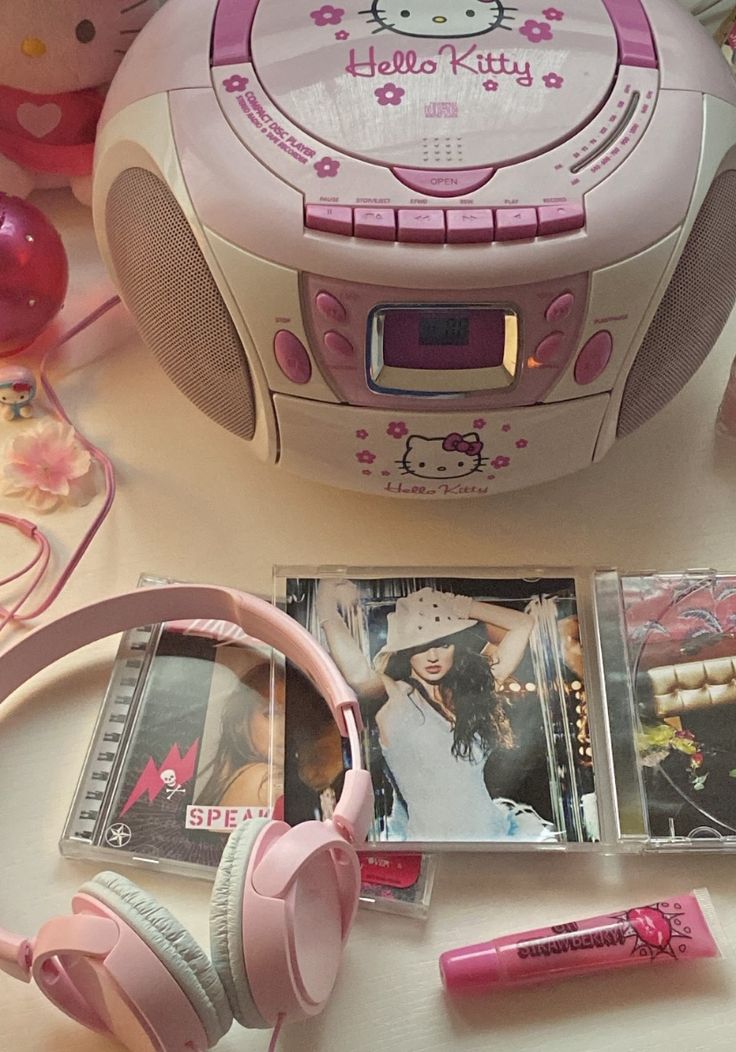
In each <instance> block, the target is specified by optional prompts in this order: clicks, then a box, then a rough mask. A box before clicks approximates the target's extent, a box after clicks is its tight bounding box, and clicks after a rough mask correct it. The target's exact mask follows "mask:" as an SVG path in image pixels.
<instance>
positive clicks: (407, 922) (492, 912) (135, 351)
mask: <svg viewBox="0 0 736 1052" xmlns="http://www.w3.org/2000/svg"><path fill="white" fill-rule="evenodd" d="M34 200H35V201H36V203H38V204H40V205H41V206H42V207H43V208H44V209H46V210H47V212H48V213H49V214H50V215H51V217H52V218H53V219H54V221H55V222H56V223H57V225H58V227H59V229H60V230H61V231H62V234H63V237H64V240H65V243H66V246H67V251H68V253H69V256H70V260H71V264H72V268H71V287H70V292H69V296H68V300H67V304H66V307H65V309H64V312H63V321H64V323H65V324H71V323H72V322H73V321H76V320H77V319H78V318H79V317H81V316H82V315H83V314H85V313H86V312H87V310H89V309H91V308H92V307H94V306H95V305H97V303H99V302H100V301H102V300H103V299H104V298H105V297H106V295H107V294H108V292H109V291H110V288H111V286H110V284H109V280H108V278H107V277H106V275H105V273H104V271H103V268H102V265H101V263H100V261H99V258H98V255H97V251H96V247H95V242H94V237H93V234H92V230H91V225H90V219H89V213H88V212H86V211H85V210H84V209H83V208H81V207H80V206H78V205H77V204H76V203H74V202H73V201H72V200H71V197H70V196H69V195H68V194H66V193H65V192H53V193H51V192H50V193H47V194H45V195H39V196H38V197H36V198H34ZM735 337H736V319H732V320H731V323H730V325H729V327H728V328H727V330H726V332H725V333H724V335H723V336H722V338H721V340H720V342H719V345H718V347H717V348H716V350H715V351H714V353H713V354H712V355H711V356H710V358H709V359H708V361H707V362H706V364H705V365H704V366H703V368H702V369H701V370H700V372H699V373H698V374H697V376H696V378H695V379H694V380H693V381H692V382H691V383H690V384H689V385H688V387H687V388H686V389H685V390H684V391H683V392H681V394H680V395H678V397H677V398H676V399H675V400H674V401H673V402H672V403H671V404H670V405H669V406H668V407H667V408H666V409H665V410H664V411H663V412H662V413H661V414H660V415H659V416H658V417H657V418H656V419H654V420H652V421H650V422H649V423H648V424H647V425H646V426H644V427H643V428H641V430H640V431H639V432H638V433H636V434H634V435H633V436H631V437H630V438H629V439H627V440H626V441H624V442H622V443H621V444H620V445H619V446H618V447H617V448H616V449H614V450H613V451H612V452H611V453H610V454H609V455H608V457H607V458H606V460H605V461H604V462H603V463H601V464H600V465H597V466H595V467H593V468H591V469H588V470H586V471H583V472H580V473H579V474H577V475H575V476H573V477H569V478H566V479H562V480H561V481H558V482H555V483H551V484H548V485H545V486H540V487H537V488H536V489H531V490H527V491H522V492H517V493H510V494H507V495H502V496H499V497H496V498H493V499H489V500H478V501H468V502H462V503H454V502H453V503H451V504H441V503H440V504H436V505H435V504H432V503H412V502H403V501H400V500H395V501H391V500H384V499H380V498H374V497H368V496H359V495H356V494H350V493H346V492H340V491H338V490H332V489H328V488H326V487H319V486H316V485H313V484H307V483H306V482H304V481H301V480H300V479H298V478H293V477H290V476H288V475H286V474H282V473H280V472H279V471H276V470H273V469H271V468H268V467H264V466H262V465H260V464H258V463H256V462H255V461H254V460H251V459H250V457H249V454H248V451H247V448H246V446H245V445H244V444H243V443H242V442H241V441H240V440H238V439H237V438H235V437H234V436H232V435H230V434H228V433H227V432H225V431H223V430H221V429H220V428H218V427H217V426H216V425H215V424H213V423H212V422H211V421H209V420H208V419H207V418H206V417H205V416H204V415H202V414H201V413H200V412H199V411H198V410H196V409H195V408H194V407H193V406H192V405H191V404H190V403H189V402H188V401H187V400H186V399H185V398H184V396H183V395H181V394H180V393H179V392H178V391H177V389H176V388H175V387H174V386H173V385H172V384H171V383H170V382H169V381H168V380H167V379H166V377H165V376H164V374H163V373H162V372H161V371H160V370H159V368H158V366H157V365H156V364H155V362H154V360H153V358H152V356H151V355H150V354H149V353H148V352H147V351H146V350H145V349H144V348H143V346H142V344H141V342H140V340H139V339H138V337H137V335H136V333H135V331H134V328H133V326H132V323H131V321H130V319H129V318H128V317H127V316H126V314H125V313H124V311H123V310H122V309H120V308H118V309H117V310H116V311H115V312H114V313H113V314H111V315H108V316H107V318H105V319H104V320H103V321H102V322H100V323H99V324H98V325H96V326H95V327H94V328H93V329H92V330H90V331H88V332H87V333H85V334H84V335H83V336H81V337H80V338H79V339H78V340H77V341H76V342H75V344H74V345H73V347H71V348H70V351H69V352H68V354H67V356H66V359H65V365H64V367H63V369H60V370H59V371H58V375H59V378H60V383H59V388H60V391H61V395H62V398H63V401H64V403H65V405H66V407H67V409H68V411H69V413H70V414H71V415H72V417H73V419H74V420H75V421H77V423H78V424H79V426H80V427H81V428H82V429H83V431H84V432H85V433H86V434H87V435H88V436H89V437H90V438H91V439H92V440H93V441H94V442H96V443H97V444H99V445H100V446H101V447H102V448H103V449H105V450H106V451H107V452H108V453H109V454H110V456H111V457H112V458H113V460H114V462H115V465H116V468H117V475H118V482H119V492H118V497H117V500H116V502H115V505H114V508H113V510H112V514H111V515H110V517H109V519H108V521H107V523H106V524H105V526H104V528H103V530H102V532H101V533H100V535H99V536H98V538H97V539H96V541H95V542H94V544H93V546H92V548H91V549H90V551H89V552H88V554H87V555H86V556H85V558H84V560H83V562H82V564H81V565H80V567H79V569H78V570H77V572H76V573H75V575H74V577H73V578H72V580H71V582H70V584H69V585H68V587H67V589H66V590H65V592H64V593H63V594H62V596H61V597H60V598H59V599H58V601H57V602H56V603H55V605H54V607H53V608H52V611H51V612H50V613H49V614H46V615H44V616H45V618H49V617H50V616H51V615H52V614H60V613H62V612H64V611H67V610H71V609H73V608H75V607H77V606H79V605H81V604H82V603H84V602H86V601H89V600H93V599H97V598H99V597H103V596H107V595H110V594H113V593H115V592H117V591H122V590H125V589H129V588H131V587H134V586H135V584H136V580H137V578H138V575H139V574H140V573H141V572H143V571H149V572H153V573H160V574H164V575H171V576H173V577H176V578H180V579H184V580H200V581H210V582H218V583H222V584H228V585H237V586H240V587H243V588H246V589H250V590H252V591H256V592H260V593H263V594H269V591H270V584H271V569H272V566H273V565H274V564H277V563H281V564H283V563H292V564H299V563H301V564H307V565H308V564H316V563H347V564H357V565H360V564H362V565H370V564H373V565H377V566H381V565H383V566H387V565H402V564H403V565H416V564H421V563H424V564H436V565H437V566H442V565H443V564H444V565H452V566H458V567H461V566H472V565H508V566H513V565H530V564H534V565H537V566H545V565H548V566H549V565H552V566H555V565H556V566H564V565H570V564H572V563H576V562H577V563H578V564H580V565H598V566H617V567H619V568H622V569H645V568H647V569H654V568H656V569H677V568H687V567H695V566H698V567H702V566H714V567H717V568H719V569H723V570H726V569H731V570H735V569H736V534H735V524H736V444H734V445H730V444H729V443H728V442H726V443H724V442H722V441H718V442H716V440H715V439H714V434H713V420H714V415H715V412H716V408H717V405H718V402H719V400H720V396H721V393H722V391H723V387H724V384H725V380H726V376H727V372H728V367H729V364H730V360H731V358H732V357H733V355H734V351H736V339H735ZM8 426H10V425H8ZM4 434H5V428H3V435H4ZM22 507H23V506H21V505H20V504H19V502H17V501H10V500H9V499H8V498H5V499H2V498H0V510H7V511H15V512H16V513H21V514H23V513H24V512H23V510H22ZM92 511H93V509H92V508H87V509H81V510H79V509H74V510H68V511H57V512H54V513H51V514H49V515H47V516H45V517H44V520H43V521H44V525H45V527H46V528H47V529H48V532H49V534H50V536H51V538H52V541H53V544H54V547H55V550H56V553H57V557H59V555H60V553H63V552H68V551H69V550H71V549H72V548H73V547H74V545H75V544H76V541H77V539H78V538H79V536H80V535H81V533H82V531H83V528H84V526H85V524H86V523H87V522H88V520H89V517H90V515H91V514H92ZM26 553H27V549H26V548H25V547H24V546H23V545H22V544H21V542H20V541H17V540H16V538H15V537H14V536H13V535H12V531H10V532H8V531H4V532H3V533H2V534H0V577H2V576H3V575H4V574H5V573H7V572H9V570H10V569H11V568H13V567H16V566H18V565H20V560H21V558H22V557H24V556H25V555H26ZM12 638H13V633H7V634H6V635H5V637H4V642H5V645H7V644H8V643H9V642H10V640H11V639H12ZM0 642H2V640H0ZM115 648H116V641H115V640H112V639H110V640H107V641H104V642H101V643H98V644H96V645H94V646H92V647H89V648H87V649H86V650H85V651H83V652H80V653H78V654H76V655H74V656H73V657H71V658H69V659H66V660H65V661H63V662H60V663H59V664H58V665H56V666H55V667H54V668H53V669H51V670H49V671H47V672H46V673H44V674H43V675H41V676H39V677H37V678H36V680H35V681H34V683H33V685H32V687H26V688H23V689H22V690H21V691H19V692H17V694H16V695H15V696H14V698H13V699H11V701H10V702H9V703H8V704H7V705H6V706H4V707H3V710H2V711H1V712H0V729H1V737H0V801H2V805H1V809H0V816H1V824H0V828H1V829H2V840H0V845H1V850H2V868H1V869H0V919H1V920H2V922H3V923H5V925H6V926H11V927H13V928H14V929H15V930H22V931H24V932H27V933H31V932H35V930H36V929H37V927H38V926H39V925H40V923H42V922H43V921H44V920H45V919H46V918H48V917H49V916H51V915H52V914H54V913H56V912H62V911H65V910H66V909H67V908H68V904H69V902H70V899H71V896H72V894H73V892H74V890H75V889H76V887H77V886H78V885H79V884H80V883H82V882H83V881H84V880H86V879H87V878H89V877H90V876H91V875H92V874H93V873H94V872H95V871H96V868H97V867H95V866H94V865H92V864H90V865H87V864H82V863H75V862H70V861H67V860H65V859H62V858H61V857H60V855H59V854H58V851H57V847H56V844H57V840H58V837H59V834H60V832H61V829H62V826H63V823H64V819H65V816H66V811H67V807H68V805H69V801H70V798H71V795H72V792H73V790H74V786H75V783H76V779H77V776H78V774H79V769H80V765H81V763H82V759H83V756H84V752H85V749H86V747H87V744H88V739H89V735H90V732H91V728H92V725H93V721H94V718H95V715H96V712H97V708H98V704H99V700H100V697H101V694H102V692H103V690H104V687H105V684H106V681H107V677H108V673H109V669H110V663H111V659H112V657H113V655H114V652H115ZM124 872H125V873H126V874H127V875H128V876H130V877H132V878H133V879H135V880H137V881H138V882H139V883H140V884H141V885H143V886H144V887H145V888H146V889H148V890H149V891H150V892H151V893H153V894H155V895H157V896H159V897H160V898H162V899H163V900H164V902H165V903H166V904H167V905H168V906H169V908H170V909H171V910H172V911H173V912H174V913H175V914H177V915H178V916H180V917H181V919H182V920H184V921H185V922H186V923H187V925H188V926H189V927H190V928H191V930H192V931H193V932H194V934H195V935H196V937H197V938H199V939H200V941H201V942H203V943H204V944H205V945H206V940H207V926H208V917H207V908H208V898H209V886H208V885H207V884H205V883H202V882H199V881H194V880H187V879H181V878H175V877H171V876H167V875H152V874H148V873H143V872H141V871H139V870H128V869H126V870H124ZM735 876H736V857H733V856H732V857H730V858H729V857H723V858H718V857H713V856H703V855H697V856H692V855H690V856H688V855H678V856H670V857H667V858H655V857H649V856H648V857H638V856H636V857H629V856H627V857H613V856H609V857H602V856H596V857H592V856H587V857H581V856H580V855H577V854H576V855H560V856H555V857H551V856H550V855H544V856H543V857H542V856H539V855H537V856H535V855H534V854H529V853H527V854H513V855H510V854H503V855H495V856H494V855H493V854H478V855H455V856H447V855H446V856H445V857H444V858H442V860H441V865H440V871H439V875H438V879H437V883H436V887H435V893H434V899H433V903H432V909H431V913H430V917H429V919H428V921H427V922H426V923H422V922H418V921H414V920H411V919H404V918H397V917H392V916H388V915H381V914H376V913H372V912H368V911H363V910H361V911H360V913H359V917H358V921H357V923H356V925H355V929H354V931H353V934H352V937H351V940H350V944H349V947H348V950H347V953H346V957H345V961H344V966H343V970H342V973H341V976H340V978H339V980H338V985H337V988H336V991H335V994H334V997H333V999H332V1001H331V1003H330V1005H329V1007H328V1009H327V1011H326V1012H325V1013H324V1015H323V1016H322V1017H321V1018H319V1019H316V1020H314V1021H312V1022H310V1023H308V1024H304V1025H300V1026H294V1027H291V1028H287V1029H285V1031H284V1034H283V1037H282V1039H281V1041H280V1044H279V1047H280V1048H282V1049H284V1050H286V1052H288V1050H294V1049H300V1050H302V1049H320V1050H322V1049H325V1050H338V1049H343V1048H347V1049H351V1050H354V1052H361V1050H369V1049H371V1050H373V1049H401V1050H402V1052H413V1050H422V1052H426V1050H430V1049H446V1048H448V1049H449V1048H452V1049H460V1050H468V1052H469V1050H471V1049H484V1050H492V1049H503V1050H505V1052H522V1050H524V1052H527V1050H529V1052H530V1050H533V1049H537V1048H541V1047H544V1048H545V1049H546V1052H558V1050H560V1052H561V1050H563V1049H564V1050H565V1052H606V1050H609V1049H617V1050H620V1052H624V1050H629V1049H630V1050H634V1049H639V1048H642V1047H647V1048H649V1049H651V1050H658V1049H667V1050H669V1052H673V1050H680V1049H682V1050H686V1049H687V1050H688V1052H697V1050H701V1049H709V1050H713V1052H717V1050H724V1052H725V1050H726V1049H731V1048H733V1044H734V1033H736V997H735V996H734V995H736V960H733V961H731V962H727V963H725V964H723V965H711V964H706V965H702V966H701V965H693V966H688V967H682V968H661V969H654V968H652V969H650V970H647V971H646V972H644V971H641V972H640V971H639V970H638V969H632V970H630V971H629V970H626V971H623V972H620V973H617V974H611V975H602V976H591V977H587V978H585V979H584V980H579V981H576V982H571V983H567V984H557V985H550V986H542V987H537V988H536V989H535V990H533V991H530V990H527V991H517V992H514V993H511V994H504V995H498V996H496V997H494V998H493V999H492V1000H488V1001H478V1002H475V1003H473V1004H471V1005H470V1006H466V1007H465V1008H463V1009H462V1010H460V1009H458V1008H457V1007H456V1006H453V1007H451V1006H449V1005H448V1004H447V1003H446V1001H445V1000H444V998H443V995H442V992H441V989H440V983H439V976H438V971H437V955H438V953H439V952H440V951H442V950H444V949H447V948H450V947H452V946H457V945H462V944H465V943H469V942H474V941H477V940H478V939H481V938H491V937H493V936H496V935H501V934H504V933H507V932H511V931H515V930H523V929H526V928H531V927H536V926H538V925H541V924H547V923H555V922H561V921H565V920H570V919H573V918H576V917H584V916H587V915H590V914H596V913H599V912H603V911H606V912H607V911H609V910H611V909H613V908H620V907H626V906H632V905H636V904H639V903H641V902H646V901H653V900H655V899H657V898H660V897H666V896H667V895H669V894H672V893H674V892H678V891H679V892H683V891H685V890H687V889H689V888H691V887H694V886H701V885H706V886H707V887H708V888H709V889H710V891H711V893H712V895H713V898H714V900H715V902H716V905H717V907H718V910H719V913H720V916H721V919H722V921H723V923H724V925H725V927H726V929H727V931H729V932H730V934H731V936H732V937H733V938H734V939H736V880H735V879H734V877H735ZM267 1044H268V1035H266V1034H264V1033H260V1032H250V1033H247V1032H245V1031H242V1030H241V1029H240V1028H238V1027H235V1028H234V1029H233V1030H232V1031H231V1033H230V1034H229V1035H228V1037H227V1038H225V1040H224V1041H223V1042H222V1043H221V1044H220V1046H218V1047H219V1048H221V1049H222V1050H223V1052H235V1050H236V1049H237V1050H242V1052H249V1050H264V1052H265V1049H266V1046H267ZM113 1047H115V1046H113V1045H112V1044H110V1043H109V1042H107V1041H106V1040H103V1039H102V1038H100V1037H98V1036H96V1035H94V1034H92V1033H89V1032H86V1031H84V1030H82V1029H81V1028H80V1027H78V1026H76V1025H74V1024H73V1023H72V1022H71V1021H69V1020H67V1019H66V1018H65V1017H64V1016H62V1015H60V1014H59V1013H58V1012H56V1011H55V1009H53V1008H52V1006H51V1005H49V1004H48V1003H47V1002H45V1000H44V999H43V997H42V996H40V995H39V993H38V992H37V991H36V990H34V989H33V988H31V987H28V986H24V985H21V984H19V983H14V982H12V981H11V980H9V979H6V978H5V977H4V976H2V975H0V1049H2V1050H3V1052H5V1050H8V1052H10V1050H16V1049H18V1050H24V1052H25V1050H26V1049H28V1050H33V1052H50V1050H53V1052H93V1050H94V1052H105V1050H107V1049H108V1048H109V1049H112V1048H113Z"/></svg>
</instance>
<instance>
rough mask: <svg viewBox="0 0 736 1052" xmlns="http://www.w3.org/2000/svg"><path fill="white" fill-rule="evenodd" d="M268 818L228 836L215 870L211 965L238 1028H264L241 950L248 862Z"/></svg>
mask: <svg viewBox="0 0 736 1052" xmlns="http://www.w3.org/2000/svg"><path fill="white" fill-rule="evenodd" d="M270 821H271V820H270V819H269V818H251V819H250V820H249V821H247V822H243V823H242V825H240V826H238V828H237V829H236V830H235V831H234V832H232V833H231V834H230V838H229V840H228V842H227V845H226V847H225V850H224V852H223V855H222V858H221V859H220V868H219V869H218V871H217V878H216V880H215V887H214V890H213V892H212V905H211V907H210V949H211V952H212V963H213V964H214V966H215V968H216V969H217V974H218V975H219V976H220V979H221V980H222V985H223V986H224V987H225V993H226V994H227V998H228V1000H229V1002H230V1008H231V1009H232V1013H233V1015H234V1016H235V1018H236V1019H237V1021H238V1022H239V1023H240V1024H241V1025H242V1026H247V1027H250V1028H252V1029H256V1028H260V1029H264V1030H265V1029H268V1028H269V1027H270V1026H271V1024H270V1023H267V1022H266V1020H265V1019H264V1018H263V1016H262V1015H261V1013H260V1012H259V1011H258V1009H257V1008H256V1003H255V1001H254V1000H253V994H252V992H251V988H250V983H249V982H248V976H247V974H246V971H245V956H244V950H243V888H244V887H245V874H246V872H247V869H248V861H249V859H250V856H251V852H252V851H253V847H254V845H255V842H256V840H257V839H258V837H259V836H260V835H261V833H262V832H263V830H264V829H265V828H266V826H267V825H269V823H270Z"/></svg>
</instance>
